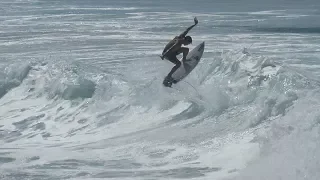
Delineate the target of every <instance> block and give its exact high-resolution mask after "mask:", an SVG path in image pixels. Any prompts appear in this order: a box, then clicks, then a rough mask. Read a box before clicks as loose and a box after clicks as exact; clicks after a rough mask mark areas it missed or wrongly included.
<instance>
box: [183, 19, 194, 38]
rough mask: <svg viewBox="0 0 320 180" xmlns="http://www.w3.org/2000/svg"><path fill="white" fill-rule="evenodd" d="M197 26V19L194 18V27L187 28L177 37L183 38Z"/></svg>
mask: <svg viewBox="0 0 320 180" xmlns="http://www.w3.org/2000/svg"><path fill="white" fill-rule="evenodd" d="M197 24H198V19H197V17H195V18H194V25H192V26H190V27H188V28H187V29H186V30H185V31H184V32H183V33H181V34H180V35H179V37H185V36H186V35H187V34H188V32H189V31H190V30H191V29H192V28H193V27H194V26H196V25H197Z"/></svg>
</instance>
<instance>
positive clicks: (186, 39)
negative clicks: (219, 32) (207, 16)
mask: <svg viewBox="0 0 320 180" xmlns="http://www.w3.org/2000/svg"><path fill="white" fill-rule="evenodd" d="M197 24H198V19H197V18H196V17H195V18H194V25H192V26H190V27H189V28H187V29H186V30H185V31H184V32H183V33H181V34H180V35H179V36H176V37H175V38H173V39H172V40H171V41H170V42H169V43H168V44H167V45H166V46H165V48H164V49H163V51H162V55H161V56H160V57H161V59H162V60H163V59H167V60H169V61H170V62H172V63H174V64H175V66H174V67H173V68H172V69H171V71H170V72H169V74H168V75H167V76H166V78H165V81H166V82H167V84H168V83H169V84H170V85H168V86H171V84H172V82H173V83H174V82H175V81H174V79H173V78H172V77H171V76H172V74H173V73H174V72H175V71H176V70H177V69H178V68H179V67H180V66H181V62H180V61H179V60H178V58H177V55H178V54H181V53H183V58H182V61H185V60H186V57H187V54H188V53H189V48H187V47H182V45H189V44H191V43H192V38H191V37H190V36H186V35H187V34H188V32H189V31H190V30H191V29H192V28H193V27H194V26H195V25H197Z"/></svg>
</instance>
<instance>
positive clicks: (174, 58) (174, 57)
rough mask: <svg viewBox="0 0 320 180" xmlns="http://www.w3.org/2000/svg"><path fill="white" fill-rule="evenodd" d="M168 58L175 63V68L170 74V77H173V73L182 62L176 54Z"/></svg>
mask: <svg viewBox="0 0 320 180" xmlns="http://www.w3.org/2000/svg"><path fill="white" fill-rule="evenodd" d="M168 60H169V61H170V62H172V63H173V64H175V66H173V68H172V69H171V71H170V72H169V74H168V76H167V77H168V78H170V79H172V77H171V76H172V74H173V73H174V72H175V71H176V70H177V69H178V68H179V67H180V66H181V62H180V61H179V60H178V58H177V57H176V56H171V58H168Z"/></svg>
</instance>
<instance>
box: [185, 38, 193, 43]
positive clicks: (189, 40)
mask: <svg viewBox="0 0 320 180" xmlns="http://www.w3.org/2000/svg"><path fill="white" fill-rule="evenodd" d="M184 39H185V40H186V41H188V42H189V43H190V44H191V43H192V38H191V36H186V37H185V38H184Z"/></svg>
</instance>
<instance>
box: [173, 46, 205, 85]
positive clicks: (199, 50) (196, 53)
mask: <svg viewBox="0 0 320 180" xmlns="http://www.w3.org/2000/svg"><path fill="white" fill-rule="evenodd" d="M203 51H204V42H202V43H200V44H199V45H198V46H197V47H195V48H194V49H192V51H190V52H189V53H188V55H187V57H186V60H185V61H184V62H183V61H182V62H181V66H180V67H179V69H177V70H176V71H175V72H174V73H173V74H172V78H173V79H174V80H176V83H177V82H179V81H181V80H182V79H183V78H185V77H186V76H187V75H188V74H189V73H190V72H191V71H192V70H193V69H194V68H195V67H196V66H197V64H198V63H199V61H200V59H201V57H202V54H203Z"/></svg>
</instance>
